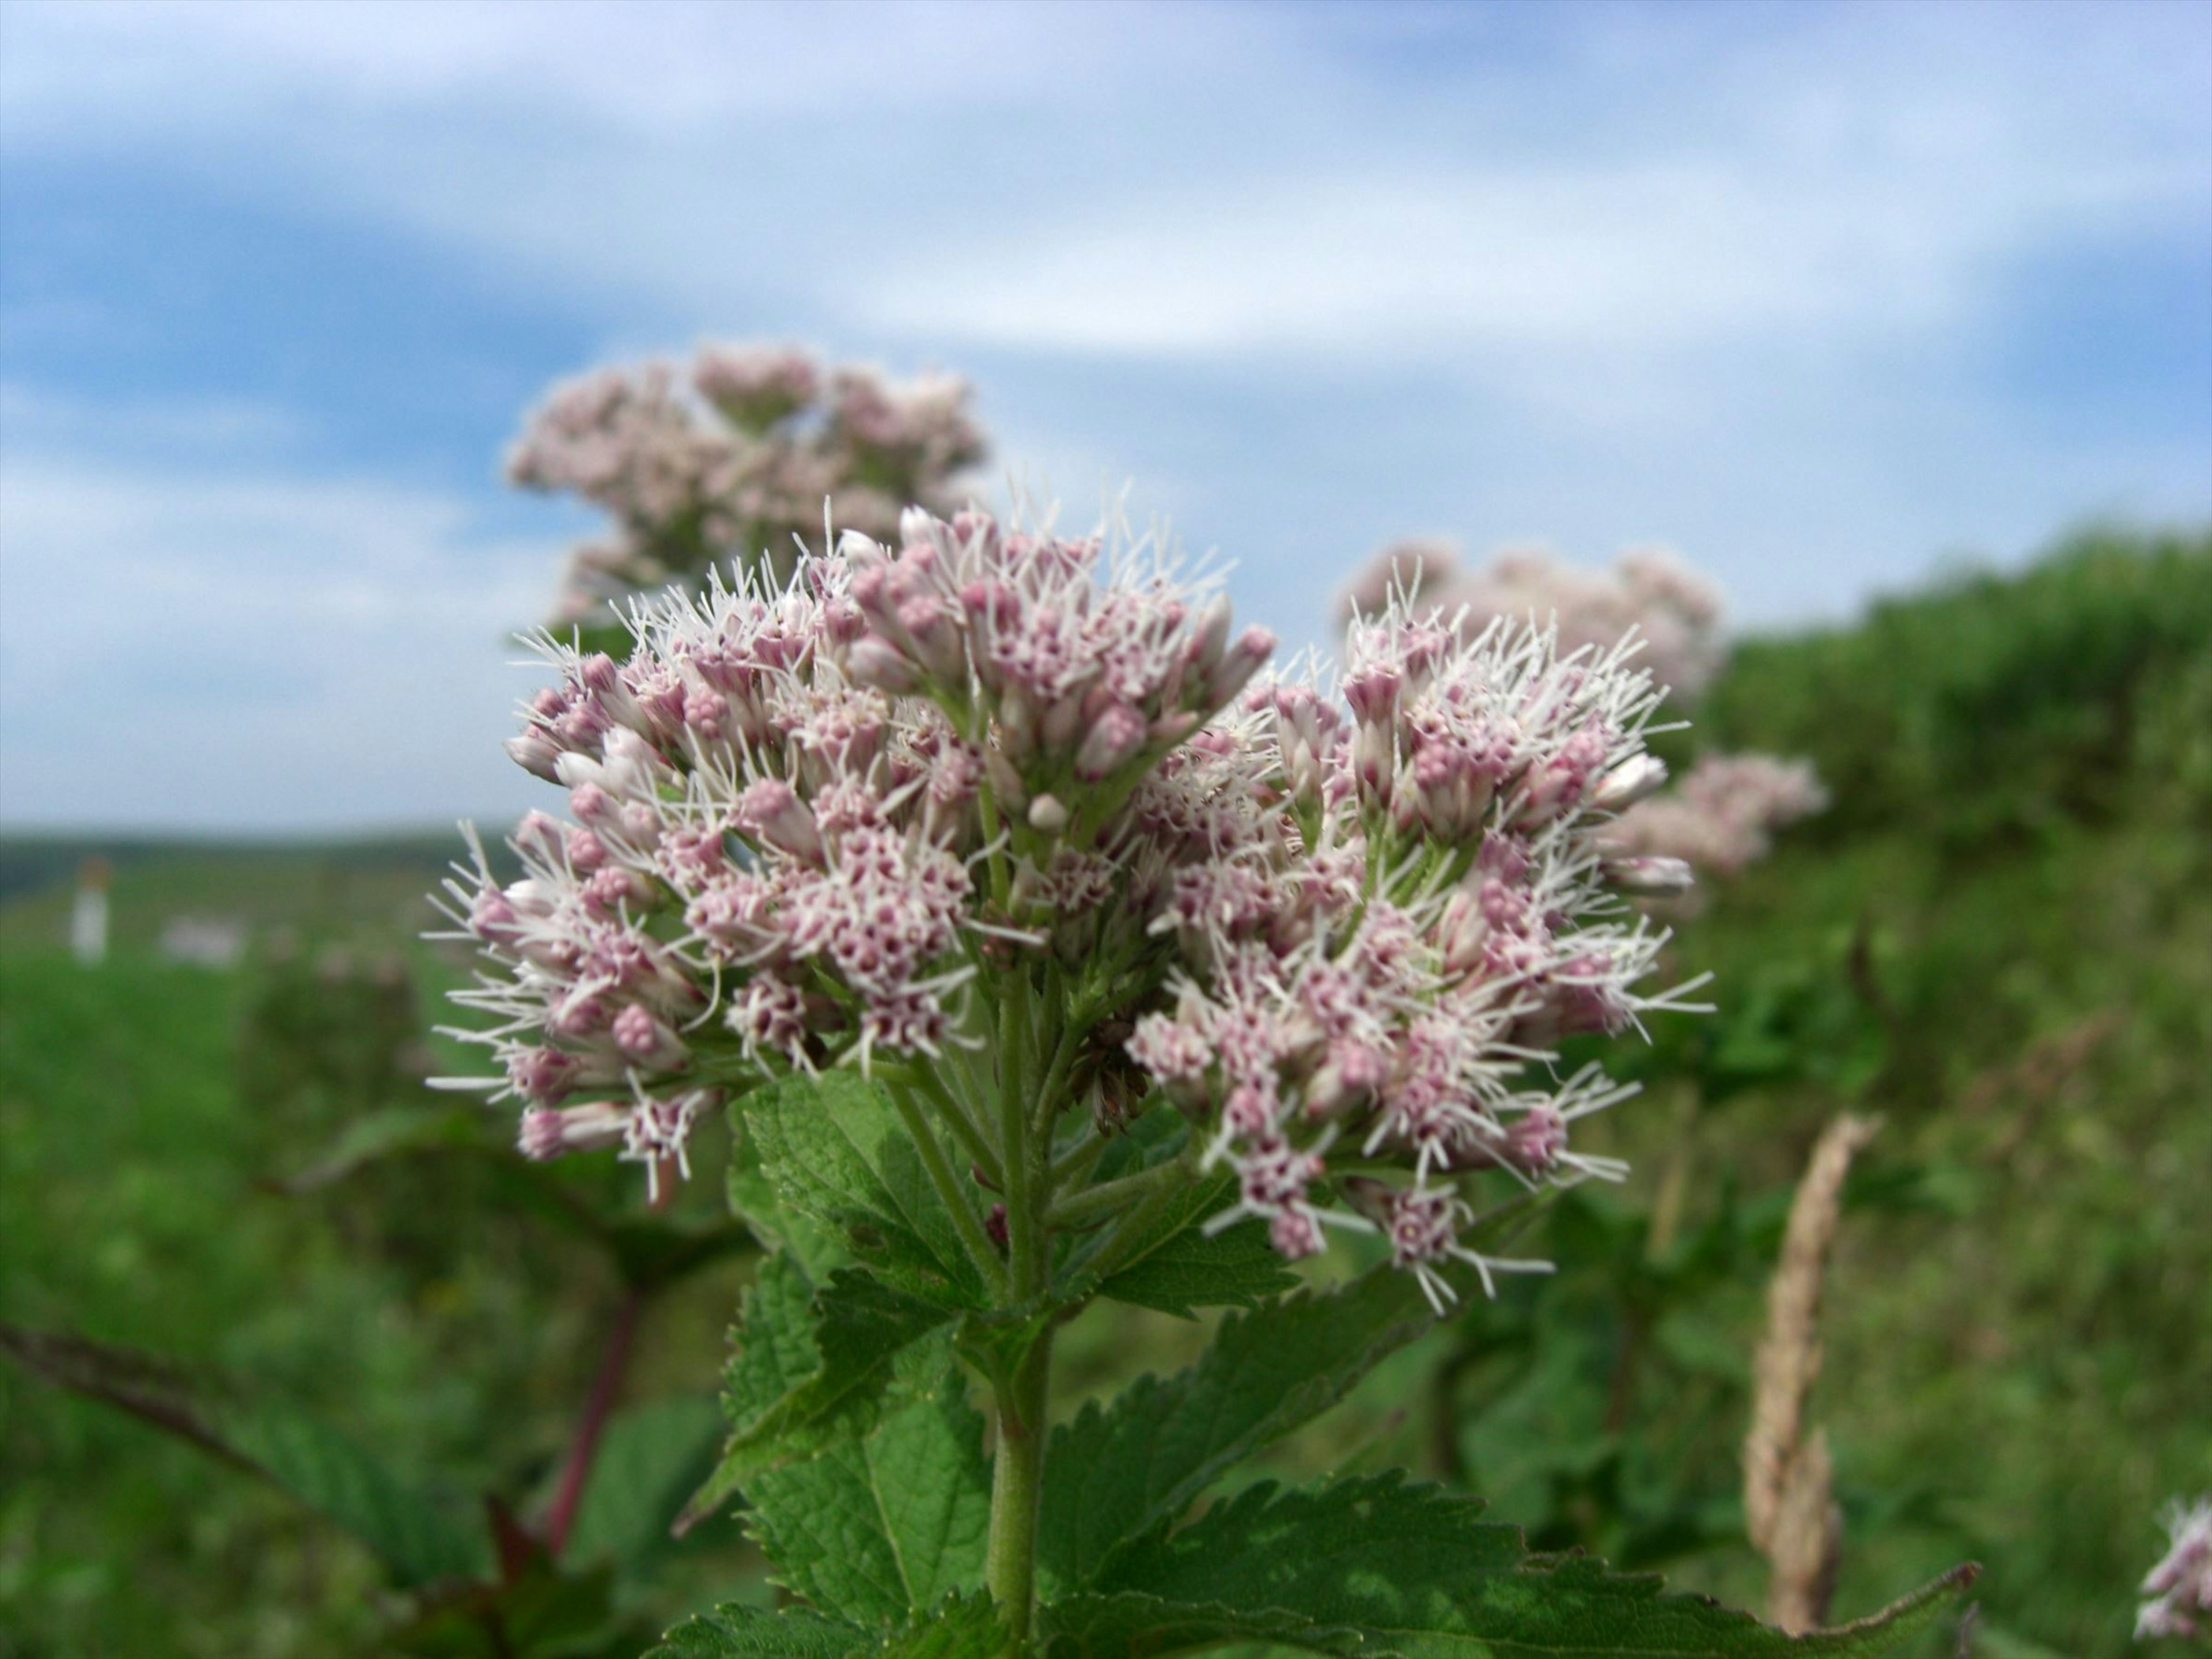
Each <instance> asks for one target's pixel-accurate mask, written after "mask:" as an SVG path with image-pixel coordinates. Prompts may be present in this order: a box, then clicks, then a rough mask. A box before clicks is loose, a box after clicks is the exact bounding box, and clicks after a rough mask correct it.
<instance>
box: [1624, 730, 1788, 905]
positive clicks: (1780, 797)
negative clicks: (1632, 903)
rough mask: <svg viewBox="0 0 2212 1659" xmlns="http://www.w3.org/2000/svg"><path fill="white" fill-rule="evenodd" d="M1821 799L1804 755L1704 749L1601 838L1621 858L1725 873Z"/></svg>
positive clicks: (1755, 856)
mask: <svg viewBox="0 0 2212 1659" xmlns="http://www.w3.org/2000/svg"><path fill="white" fill-rule="evenodd" d="M1827 804H1828V792H1827V791H1826V789H1823V788H1822V787H1820V778H1819V776H1818V775H1816V774H1815V773H1814V770H1813V763H1811V762H1810V761H1802V760H1799V761H1785V760H1778V759H1776V758H1775V757H1773V756H1771V755H1755V754H1745V755H1723V754H1708V755H1702V756H1700V757H1699V758H1698V762H1697V763H1696V764H1695V765H1694V766H1692V768H1691V769H1690V770H1689V772H1688V773H1687V774H1686V775H1685V776H1684V777H1683V779H1682V781H1680V783H1679V784H1677V785H1676V786H1675V787H1674V788H1673V789H1671V790H1669V791H1668V793H1665V794H1663V795H1657V796H1655V797H1653V798H1652V799H1649V800H1644V801H1639V802H1638V804H1637V805H1634V806H1633V807H1632V808H1630V809H1629V810H1628V811H1626V813H1624V814H1622V815H1621V817H1620V819H1619V820H1618V821H1617V822H1616V823H1613V825H1611V826H1610V827H1609V828H1608V829H1607V831H1606V834H1605V841H1606V845H1607V848H1610V849H1611V850H1612V851H1613V852H1614V853H1615V854H1617V855H1620V856H1624V857H1647V858H1648V857H1664V858H1674V859H1680V860H1683V861H1684V862H1686V863H1687V864H1689V865H1691V866H1692V867H1694V868H1695V869H1696V870H1698V871H1699V872H1700V873H1701V874H1705V875H1709V876H1717V877H1723V878H1729V877H1735V876H1738V875H1741V873H1742V872H1743V871H1744V868H1745V866H1748V865H1752V864H1755V863H1757V862H1758V861H1759V860H1761V859H1763V858H1765V856H1766V855H1767V854H1769V853H1770V852H1771V851H1772V850H1773V846H1774V843H1773V836H1774V832H1775V831H1776V830H1778V829H1781V828H1783V827H1784V825H1786V824H1790V823H1796V821H1797V820H1798V819H1800V818H1802V817H1808V816H1810V815H1811V814H1813V813H1814V812H1818V811H1821V810H1822V809H1823V808H1824V807H1826V805H1827Z"/></svg>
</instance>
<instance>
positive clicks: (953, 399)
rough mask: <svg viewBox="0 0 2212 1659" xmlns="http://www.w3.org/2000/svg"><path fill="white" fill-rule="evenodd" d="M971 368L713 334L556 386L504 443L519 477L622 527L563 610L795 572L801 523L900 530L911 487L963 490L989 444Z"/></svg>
mask: <svg viewBox="0 0 2212 1659" xmlns="http://www.w3.org/2000/svg"><path fill="white" fill-rule="evenodd" d="M983 453H984V440H983V435H982V432H981V428H979V427H978V426H977V425H976V424H975V419H974V417H973V416H972V415H971V414H970V413H969V388H968V386H967V383H966V382H965V381H963V380H957V379H954V378H952V377H951V376H947V375H925V376H923V377H921V378H920V379H917V380H911V381H908V382H905V383H897V382H893V381H889V380H885V379H884V377H883V376H882V375H881V374H878V373H877V372H876V371H875V370H874V369H872V368H864V367H848V368H836V369H824V368H823V367H822V366H821V365H820V364H819V363H818V362H816V361H815V359H814V358H813V357H811V356H809V355H808V354H806V353H805V352H803V351H799V350H798V349H793V348H790V347H782V346H764V345H749V346H733V345H705V346H702V347H701V348H700V349H698V351H697V352H696V354H695V355H694V356H693V358H692V360H691V362H690V366H689V368H688V369H687V370H685V371H683V372H681V373H679V371H678V369H676V368H673V367H672V366H671V365H669V364H667V363H664V362H649V363H645V364H642V365H640V366H637V367H635V368H602V369H598V370H594V371H593V372H592V373H591V374H585V375H582V376H580V377H578V378H577V379H574V380H568V381H564V382H562V384H561V385H559V386H556V387H555V388H554V389H553V391H552V392H551V394H550V396H549V397H548V398H546V400H545V402H544V404H542V405H541V406H540V407H539V408H538V410H536V411H535V412H534V413H533V414H532V416H531V418H530V421H529V423H528V424H527V426H526V428H524V431H523V434H522V436H521V437H520V440H519V441H517V442H516V444H515V446H514V447H513V450H512V451H511V452H510V453H509V454H508V457H507V476H508V477H509V478H510V479H511V480H512V481H513V483H518V484H521V485H524V486H526V487H528V488H531V489H543V490H554V491H565V492H568V493H571V494H574V495H580V496H581V497H582V498H583V499H584V500H586V501H590V502H592V504H593V505H594V506H596V507H601V508H603V509H604V510H605V512H606V513H608V514H609V515H610V516H611V518H612V519H613V520H614V523H615V528H614V531H613V532H612V533H611V535H610V536H607V537H605V538H600V539H598V540H594V541H591V542H587V543H586V544H583V545H582V546H580V547H579V548H578V549H577V550H575V551H574V554H573V555H572V556H571V559H570V562H569V568H568V575H567V578H566V582H565V586H564V592H563V597H562V605H561V611H560V615H559V618H558V620H559V621H560V622H562V623H577V622H607V623H611V621H612V620H613V618H612V616H611V611H610V610H609V606H610V604H611V602H612V601H615V600H618V599H622V598H623V597H624V596H626V595H628V594H630V593H633V592H638V591H640V590H642V589H650V588H659V587H660V586H664V585H665V584H667V583H670V582H687V583H688V582H692V581H696V580H699V579H700V578H702V576H703V575H704V574H705V573H706V571H707V570H708V568H711V567H714V566H717V565H722V564H726V563H728V562H732V561H734V562H738V563H739V564H744V565H750V564H754V563H759V562H766V563H767V564H768V565H769V567H770V568H771V569H773V570H775V571H777V572H780V573H787V572H788V571H789V570H790V569H791V568H792V566H793V562H794V561H795V558H796V555H797V545H798V539H799V538H801V537H811V538H819V536H820V534H821V531H822V526H823V510H824V504H825V502H826V503H827V504H828V507H829V512H830V513H831V514H832V515H833V516H834V518H835V520H836V522H837V523H839V524H842V525H845V526H850V527H852V528H854V529H856V530H860V531H861V532H865V533H866V534H869V535H872V536H877V537H884V538H889V537H892V536H895V535H896V532H897V526H898V517H899V513H900V512H901V511H902V508H903V507H905V506H906V505H907V504H908V503H909V502H916V501H918V502H921V504H923V505H924V506H927V507H933V508H934V509H936V510H939V511H949V510H950V509H951V505H952V501H953V499H954V498H953V495H952V494H951V487H952V483H951V481H952V480H953V478H954V477H955V476H956V475H957V474H958V473H959V472H960V471H962V470H963V468H966V467H969V466H971V465H974V464H975V462H977V461H979V460H980V459H982V456H983Z"/></svg>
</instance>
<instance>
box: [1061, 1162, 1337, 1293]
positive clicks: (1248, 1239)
mask: <svg viewBox="0 0 2212 1659" xmlns="http://www.w3.org/2000/svg"><path fill="white" fill-rule="evenodd" d="M1233 1186H1234V1182H1232V1181H1231V1179H1230V1178H1229V1177H1227V1176H1223V1177H1221V1178H1219V1179H1217V1180H1213V1181H1205V1182H1198V1183H1197V1184H1195V1185H1194V1186H1192V1187H1191V1188H1188V1190H1187V1191H1185V1192H1182V1193H1179V1194H1176V1201H1175V1202H1174V1203H1173V1204H1171V1205H1170V1206H1167V1208H1166V1209H1164V1211H1162V1212H1161V1213H1160V1215H1159V1217H1158V1219H1157V1220H1156V1221H1155V1223H1154V1225H1152V1226H1151V1227H1149V1228H1147V1229H1146V1233H1145V1237H1144V1239H1143V1240H1142V1242H1141V1243H1139V1244H1138V1245H1137V1246H1136V1247H1135V1249H1133V1251H1132V1252H1131V1253H1130V1255H1129V1258H1128V1260H1127V1264H1126V1265H1125V1266H1123V1267H1121V1268H1120V1269H1118V1270H1117V1271H1116V1272H1115V1273H1110V1274H1109V1275H1108V1276H1107V1278H1106V1279H1105V1280H1104V1281H1103V1283H1101V1284H1100V1285H1099V1286H1098V1294H1099V1295H1101V1296H1109V1297H1113V1298H1114V1299H1115V1301H1117V1302H1133V1303H1135V1304H1137V1305H1138V1306H1139V1307H1140V1308H1154V1309H1157V1310H1159V1311H1160V1312H1161V1313H1166V1314H1173V1315H1175V1316H1176V1317H1177V1318H1180V1319H1189V1318H1191V1317H1193V1316H1194V1315H1195V1314H1196V1312H1197V1310H1199V1309H1200V1308H1251V1307H1256V1306H1258V1305H1259V1304H1261V1302H1264V1301H1266V1300H1267V1298H1268V1297H1271V1296H1280V1295H1282V1294H1283V1293H1284V1292H1285V1291H1290V1290H1295V1289H1296V1288H1297V1283H1298V1276H1297V1274H1296V1273H1292V1272H1291V1270H1290V1269H1289V1267H1287V1266H1285V1263H1284V1261H1283V1258H1282V1256H1281V1255H1280V1254H1279V1252H1278V1251H1277V1250H1276V1249H1275V1247H1274V1246H1273V1245H1272V1244H1270V1243H1268V1242H1267V1228H1266V1227H1265V1226H1264V1225H1262V1224H1261V1222H1260V1221H1259V1220H1258V1218H1250V1219H1248V1220H1244V1221H1240V1222H1238V1223H1237V1225H1235V1226H1233V1227H1225V1228H1223V1229H1222V1230H1221V1231H1219V1232H1218V1233H1213V1234H1212V1235H1208V1234H1207V1233H1206V1231H1205V1227H1204V1224H1205V1222H1206V1220H1207V1218H1210V1217H1212V1215H1214V1214H1215V1213H1216V1212H1218V1211H1219V1210H1220V1209H1221V1208H1222V1206H1224V1205H1225V1204H1226V1203H1227V1202H1228V1201H1229V1199H1230V1196H1231V1189H1232V1188H1233Z"/></svg>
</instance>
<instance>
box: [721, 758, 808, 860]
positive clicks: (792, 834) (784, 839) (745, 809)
mask: <svg viewBox="0 0 2212 1659" xmlns="http://www.w3.org/2000/svg"><path fill="white" fill-rule="evenodd" d="M732 816H733V817H735V819H736V821H737V824H738V829H740V830H742V831H744V832H745V833H747V834H749V835H751V836H754V837H755V838H757V840H759V841H762V842H765V843H766V844H767V845H769V846H770V847H773V848H777V849H778V850H779V851H781V852H786V853H788V854H791V855H792V856H793V858H799V859H804V860H806V861H807V862H808V863H810V864H817V865H818V864H820V863H821V862H822V857H823V850H822V831H821V829H820V827H819V826H818V825H817V823H815V821H814V814H813V813H811V811H807V809H806V804H805V802H804V801H802V800H800V799H799V797H798V795H797V794H796V793H793V790H792V787H791V786H790V785H789V784H787V783H786V782H784V781H782V780H781V779H780V778H762V779H761V780H759V781H757V782H756V783H753V784H752V785H750V787H747V789H746V790H745V793H744V794H742V795H740V796H739V797H738V804H737V810H736V811H735V812H734V813H733V814H732Z"/></svg>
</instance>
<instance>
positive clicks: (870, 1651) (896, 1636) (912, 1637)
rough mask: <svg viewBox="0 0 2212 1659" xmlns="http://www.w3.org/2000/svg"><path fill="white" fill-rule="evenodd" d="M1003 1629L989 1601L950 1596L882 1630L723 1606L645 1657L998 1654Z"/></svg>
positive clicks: (803, 1613)
mask: <svg viewBox="0 0 2212 1659" xmlns="http://www.w3.org/2000/svg"><path fill="white" fill-rule="evenodd" d="M1008 1650H1009V1649H1008V1642H1007V1638H1006V1626H1003V1625H1001V1624H1000V1622H999V1617H998V1614H997V1613H996V1612H995V1611H994V1608H993V1607H992V1606H991V1602H990V1599H989V1598H988V1597H987V1596H984V1595H952V1596H949V1597H947V1598H946V1599H945V1601H943V1602H942V1603H940V1604H939V1606H938V1607H935V1608H933V1610H932V1611H931V1612H929V1613H927V1614H924V1615H922V1616H921V1617H919V1618H917V1619H915V1620H914V1621H913V1622H912V1623H910V1624H908V1625H907V1626H905V1627H904V1628H902V1629H900V1630H897V1631H895V1632H890V1633H889V1634H886V1633H885V1632H884V1631H883V1630H882V1629H881V1628H880V1627H878V1628H876V1629H870V1628H868V1627H866V1626H861V1625H856V1624H853V1623H851V1622H849V1621H848V1620H842V1619H831V1618H826V1617H824V1616H823V1614H821V1613H811V1612H809V1611H807V1610H806V1609H805V1608H791V1609H787V1610H786V1611H785V1612H782V1613H763V1612H762V1611H761V1610H760V1609H759V1608H757V1607H735V1606H732V1607H718V1608H716V1609H715V1610H714V1612H713V1613H702V1614H701V1615H700V1616H699V1617H698V1618H696V1619H692V1620H686V1621H685V1622H684V1624H682V1625H679V1626H677V1627H676V1628H675V1629H674V1630H672V1631H671V1632H668V1635H667V1637H666V1638H665V1641H664V1643H663V1644H662V1645H661V1646H659V1647H657V1648H655V1649H653V1651H652V1652H650V1653H648V1654H647V1655H646V1656H645V1659H860V1656H861V1655H866V1656H869V1659H1002V1656H1004V1655H1005V1654H1006V1652H1007V1651H1008Z"/></svg>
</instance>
